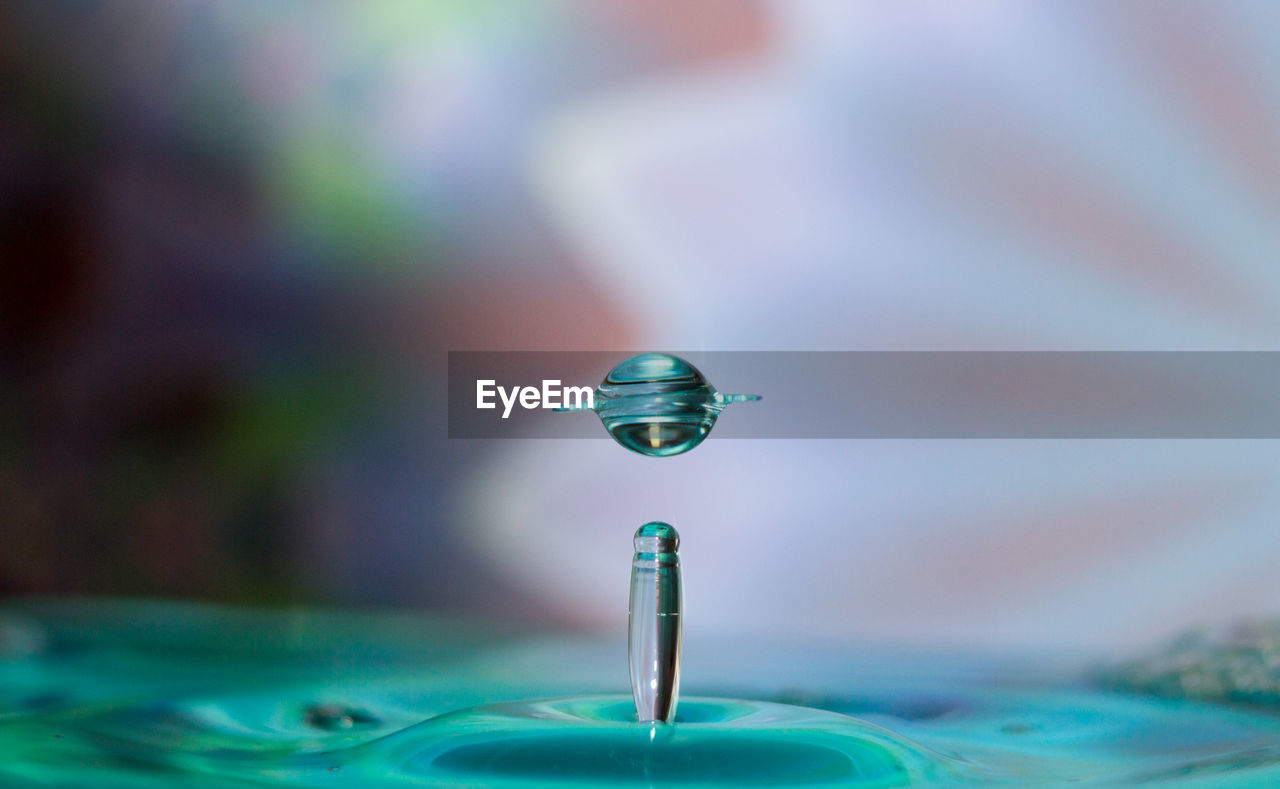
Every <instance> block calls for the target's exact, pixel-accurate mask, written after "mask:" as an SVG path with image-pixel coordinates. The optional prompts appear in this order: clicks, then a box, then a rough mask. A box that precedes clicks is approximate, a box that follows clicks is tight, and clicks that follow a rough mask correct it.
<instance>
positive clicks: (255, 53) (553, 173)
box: [0, 0, 1280, 649]
mask: <svg viewBox="0 0 1280 789" xmlns="http://www.w3.org/2000/svg"><path fill="white" fill-rule="evenodd" d="M0 96H2V97H3V98H0V207H2V211H0V403H2V406H0V524H2V526H0V595H4V596H20V595H128V596H160V597H173V598H187V599H200V600H210V601H218V602H234V603H245V604H253V605H275V604H305V605H317V606H344V607H345V606H357V607H365V606H373V607H405V608H409V609H412V610H424V611H435V612H445V613H450V614H457V615H460V616H465V617H483V618H499V619H517V618H519V619H525V620H529V621H533V622H539V623H545V624H546V625H548V626H555V627H581V628H593V629H600V630H604V631H608V632H611V633H614V632H621V631H622V629H623V628H624V627H625V624H624V622H625V616H626V614H625V612H626V595H627V580H626V576H627V573H628V562H629V558H630V552H631V547H630V537H631V533H632V531H634V529H635V528H636V527H637V526H638V525H639V524H641V523H644V522H646V521H648V520H653V519H664V520H669V521H670V522H672V523H673V524H675V525H676V526H677V528H679V529H680V531H681V534H682V535H683V537H684V544H683V546H682V555H683V556H684V562H685V567H686V583H687V587H686V594H687V598H688V604H687V605H688V609H689V613H688V617H687V622H688V632H689V633H690V634H691V636H692V635H693V634H695V633H712V632H717V633H730V634H736V635H754V634H766V635H769V636H771V637H775V638H781V637H811V638H828V637H830V638H840V639H854V640H861V641H894V642H903V641H906V642H921V643H930V644H934V643H937V644H962V645H966V646H973V647H975V648H984V649H1012V648H1022V647H1057V646H1072V647H1083V648H1090V649H1093V648H1097V649H1111V648H1119V647H1124V646H1130V645H1133V644H1138V643H1145V642H1146V641H1148V640H1150V639H1154V638H1158V637H1161V636H1164V635H1167V634H1168V633H1171V632H1173V631H1176V630H1178V629H1180V628H1183V627H1187V626H1192V625H1196V624H1206V623H1214V622H1221V621H1227V620H1230V619H1234V618H1238V617H1244V616H1261V615H1268V614H1275V613H1280V583H1277V581H1276V579H1275V573H1274V568H1275V566H1276V562H1277V560H1280V528H1277V520H1278V518H1280V486H1278V485H1277V483H1278V482H1280V478H1278V472H1280V463H1278V462H1277V461H1278V460H1280V454H1278V453H1277V452H1276V449H1275V446H1274V444H1273V443H1272V442H1265V441H1257V442H1249V441H1146V442H1143V441H835V440H830V441H822V440H817V441H799V440H795V441H788V440H754V441H753V440H746V439H741V440H723V441H715V440H712V441H708V442H707V443H706V444H704V445H703V446H701V447H699V448H698V449H697V450H695V451H694V452H691V453H689V454H688V455H684V456H679V457H675V458H668V459H652V458H645V457H640V456H637V455H631V454H629V453H626V452H624V451H623V450H622V449H621V448H619V447H617V446H616V445H614V444H612V443H611V442H608V441H592V440H581V441H570V440H510V441H502V440H489V441H461V440H449V439H448V438H447V437H446V424H445V421H446V420H445V402H444V401H445V390H446V381H445V369H446V368H445V360H446V353H447V352H448V351H449V350H489V349H492V350H535V349H546V350H572V349H596V350H615V349H616V350H618V351H619V352H620V354H621V353H622V352H625V351H627V350H661V349H670V350H764V349H769V350H860V349H868V350H870V349H874V350H966V349H972V350H976V349H982V350H1012V349H1043V350H1174V349H1196V350H1218V349H1221V350H1233V349H1252V350H1258V349H1261V350H1276V349H1280V265H1277V264H1278V263H1280V5H1277V4H1275V3H1272V2H1269V0H1256V1H1254V2H1245V1H1232V2H1219V3H1213V4H1209V3H1200V2H1184V1H1180V0H1161V1H1157V0H1150V1H1149V2H1132V1H1127V0H1126V1H1125V2H997V1H995V0H970V1H969V2H963V3H955V2H914V1H913V2H905V3H902V2H898V3H870V2H852V1H851V2H843V1H841V0H831V1H830V2H818V1H817V0H789V1H786V2H784V1H783V0H778V1H777V2H763V1H761V2H751V1H750V0H702V2H699V3H696V4H690V3H684V2H680V1H679V0H617V1H612V2H607V3H601V2H588V1H587V0H546V1H545V2H528V3H512V2H506V0H465V2H464V1H462V0H423V1H422V2H409V1H408V0H405V2H394V1H391V0H366V1H364V2H360V3H337V2H303V1H302V0H225V1H223V2H204V1H197V0H165V1H164V2H160V1H159V0H156V1H154V2H87V1H86V2H47V1H46V0H31V1H30V2H22V1H19V2H8V3H4V4H3V5H0ZM620 358H621V355H620ZM604 372H605V370H584V371H582V377H583V379H584V380H588V381H590V380H595V379H597V378H599V377H601V376H602V375H603V373H604ZM704 372H706V373H707V375H708V377H709V378H710V379H711V380H712V381H713V382H714V383H716V384H717V385H719V386H720V387H721V388H722V389H724V390H726V391H736V389H735V385H734V382H732V381H722V380H720V379H718V378H717V377H716V373H715V371H714V370H705V371H704ZM761 394H764V395H765V396H766V397H768V392H767V391H766V392H761ZM749 416H750V414H749V412H747V408H746V407H742V410H741V413H738V414H736V415H735V416H734V417H733V418H737V419H747V418H749Z"/></svg>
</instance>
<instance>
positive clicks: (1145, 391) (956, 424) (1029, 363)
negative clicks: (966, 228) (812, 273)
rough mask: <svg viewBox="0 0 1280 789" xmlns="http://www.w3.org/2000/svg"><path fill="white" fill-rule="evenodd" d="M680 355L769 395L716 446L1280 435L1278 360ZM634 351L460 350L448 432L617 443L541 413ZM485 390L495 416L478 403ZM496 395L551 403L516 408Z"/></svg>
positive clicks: (744, 408)
mask: <svg viewBox="0 0 1280 789" xmlns="http://www.w3.org/2000/svg"><path fill="white" fill-rule="evenodd" d="M671 353H675V354H676V355H678V356H680V357H682V358H684V359H687V360H688V361H690V362H692V363H693V364H694V365H695V366H696V367H698V369H700V370H701V371H702V373H703V375H705V376H706V378H707V380H708V381H710V382H711V384H712V385H714V386H715V387H716V388H717V389H719V390H720V391H722V392H729V393H747V394H759V395H762V396H763V398H764V399H763V400H762V401H760V402H756V403H744V404H742V405H735V406H733V407H732V408H730V409H728V410H726V411H725V413H724V414H723V415H722V417H721V418H720V421H719V422H718V423H717V425H716V428H715V431H714V435H715V437H716V438H881V439H882V438H917V439H918V438H1148V439H1153V438H1232V439H1239V438H1280V416H1278V414H1277V412H1278V409H1277V404H1278V403H1280V352H1265V351H1259V352H1200V351H1195V352H865V351H856V352H800V351H765V352H755V351H713V352H687V353H682V352H679V351H672V352H671ZM630 355H632V354H631V353H628V352H601V351H569V352H558V351H557V352H550V351H534V352H509V351H503V352H488V351H474V352H473V351H466V352H450V353H449V381H448V384H449V386H448V390H449V408H448V411H449V425H448V431H449V437H450V438H533V437H537V438H607V435H606V433H605V431H604V430H603V429H602V427H601V425H600V422H599V420H598V419H596V418H595V416H594V415H592V414H590V413H557V412H554V411H553V410H551V409H549V408H543V407H541V394H542V393H543V392H544V391H550V392H551V393H552V394H554V393H555V392H556V391H557V390H556V387H555V386H551V387H549V388H548V387H547V386H546V385H545V384H544V382H550V381H558V382H559V386H560V387H561V388H563V387H570V386H573V387H582V386H586V387H592V388H594V387H596V386H598V385H599V384H600V382H601V380H602V379H603V378H604V376H605V374H606V373H607V372H608V371H609V370H610V369H612V368H613V366H614V365H616V364H618V363H619V362H621V361H623V360H624V359H626V358H627V357H628V356H630ZM478 381H492V382H494V383H493V384H492V386H491V387H486V390H487V391H489V392H490V393H491V396H490V397H489V398H487V400H488V402H491V403H493V404H494V405H495V406H496V407H493V408H486V409H482V408H477V389H478V384H477V382H478ZM497 387H502V388H503V390H504V391H505V392H506V393H507V395H508V396H510V395H511V392H513V391H515V390H514V387H532V388H537V389H538V390H539V398H538V400H539V403H538V405H537V406H536V407H525V404H527V403H530V402H532V401H533V399H534V398H532V397H528V396H526V397H525V399H524V401H523V402H521V401H519V400H510V399H509V400H508V401H507V402H510V403H512V405H511V407H510V408H509V409H507V408H505V407H504V401H503V400H502V397H501V393H499V392H498V391H497ZM504 411H505V412H506V413H507V416H506V418H503V414H504Z"/></svg>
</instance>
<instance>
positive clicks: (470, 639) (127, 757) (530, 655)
mask: <svg viewBox="0 0 1280 789" xmlns="http://www.w3.org/2000/svg"><path fill="white" fill-rule="evenodd" d="M13 608H14V607H13V606H11V607H10V609H11V610H12V609H13ZM20 613H21V614H22V618H21V619H15V618H14V617H12V616H11V615H7V614H4V613H0V621H5V622H9V623H13V622H20V623H21V624H19V625H12V624H10V625H9V626H8V629H9V630H10V631H12V632H13V633H15V634H16V635H12V637H7V638H0V786H5V787H27V786H49V785H53V786H95V787H98V786H102V787H150V786H174V785H183V786H241V785H243V786H264V785H266V786H329V785H333V786H372V787H378V786H409V785H413V786H469V787H490V786H491V787H520V786H565V785H571V786H599V785H619V786H751V785H798V786H917V785H919V786H990V785H997V786H999V785H1011V786H1018V785H1035V786H1046V785H1047V786H1058V785H1067V784H1070V785H1085V786H1135V785H1154V786H1166V785H1167V786H1225V787H1232V786H1241V787H1243V786H1272V785H1280V784H1277V783H1276V782H1277V781H1280V719H1278V718H1277V717H1275V716H1274V715H1273V714H1272V713H1271V712H1269V711H1268V710H1269V709H1270V708H1269V707H1265V708H1264V707H1250V706H1245V705H1240V704H1235V705H1225V704H1215V703H1207V702H1203V701H1197V700H1189V699H1175V698H1162V697H1158V696H1153V695H1148V694H1138V693H1133V692H1129V691H1126V690H1120V689H1116V688H1115V687H1114V686H1111V687H1108V685H1107V684H1106V683H1104V682H1103V681H1101V680H1099V681H1094V680H1092V679H1091V678H1090V677H1091V675H1089V674H1081V673H1077V672H1073V671H1060V672H1059V671H1056V670H1055V671H1053V672H1047V673H1045V672H1037V671H1028V667H1027V666H1023V665H1020V664H1010V663H1008V662H1006V663H995V662H985V661H982V660H974V659H972V658H964V659H962V658H958V657H936V656H927V655H926V656H920V655H905V654H894V653H882V654H877V653H871V652H867V651H866V650H854V649H830V648H827V649H820V650H804V649H801V648H799V647H795V646H792V645H757V648H756V649H753V650H749V651H744V649H743V645H742V644H720V645H708V644H701V645H699V642H691V643H689V644H687V645H686V658H685V675H686V688H687V692H686V693H685V694H683V700H682V701H681V704H680V707H679V710H678V716H677V720H676V722H675V723H674V724H672V725H657V726H651V725H647V724H639V723H636V722H635V721H634V714H635V713H634V706H633V704H632V701H631V699H630V698H629V697H628V696H626V695H624V694H623V693H620V692H619V691H625V689H626V682H627V679H626V667H625V659H624V656H625V650H624V648H623V645H622V644H621V643H619V642H618V641H616V640H610V641H599V640H594V639H582V638H569V637H565V636H548V635H545V634H536V633H527V632H526V633H520V632H505V631H501V630H496V629H491V628H485V627H477V626H475V625H465V624H460V623H457V622H440V621H437V622H433V621H424V620H421V619H418V618H412V617H374V616H368V615H317V614H309V613H297V612H293V613H286V612H244V611H226V610H220V609H210V608H199V607H190V606H177V605H164V604H134V603H129V604H124V603H115V602H90V603H76V604H35V603H31V604H26V605H23V606H21V609H20ZM3 629H4V626H0V630H3ZM1108 681H1110V680H1108ZM548 697H549V698H548Z"/></svg>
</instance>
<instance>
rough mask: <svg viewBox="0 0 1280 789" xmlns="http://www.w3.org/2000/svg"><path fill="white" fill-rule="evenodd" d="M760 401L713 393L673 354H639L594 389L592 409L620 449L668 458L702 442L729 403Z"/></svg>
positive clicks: (694, 370)
mask: <svg viewBox="0 0 1280 789" xmlns="http://www.w3.org/2000/svg"><path fill="white" fill-rule="evenodd" d="M759 399H760V395H746V394H735V395H726V394H721V393H720V392H717V391H716V389H715V387H714V386H712V385H711V384H710V383H709V382H708V381H707V379H706V378H705V377H704V376H703V375H702V373H701V372H699V371H698V368H696V367H694V366H693V365H692V364H689V363H688V362H687V361H685V360H684V359H681V358H680V357H678V356H673V355H671V354H669V353H642V354H640V355H638V356H632V357H631V358H630V359H627V360H626V361H624V362H623V363H622V364H619V365H618V366H617V367H614V368H613V369H612V370H610V371H609V374H608V375H606V376H605V378H604V381H602V382H601V383H600V386H599V387H597V388H596V390H595V396H594V399H593V410H594V411H595V412H596V414H597V415H599V417H600V421H601V422H603V423H604V427H605V429H606V430H608V431H609V435H611V436H613V439H614V440H615V441H617V442H618V443H619V444H621V445H622V446H624V447H626V448H627V449H629V450H631V451H632V452H638V453H640V454H641V455H648V456H650V457H667V456H670V455H679V454H681V453H684V452H688V451H689V450H691V449H693V448H694V447H696V446H697V445H698V444H701V443H702V441H703V439H705V438H706V437H707V436H708V435H709V434H710V433H711V428H712V427H714V426H715V423H716V419H717V418H718V417H719V416H720V412H721V411H723V410H724V409H725V408H726V407H728V406H729V405H730V404H732V403H746V402H750V401H752V400H759ZM557 410H560V411H577V410H583V409H579V408H560V409H557Z"/></svg>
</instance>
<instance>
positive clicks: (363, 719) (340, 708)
mask: <svg viewBox="0 0 1280 789" xmlns="http://www.w3.org/2000/svg"><path fill="white" fill-rule="evenodd" d="M303 720H305V721H306V723H307V725H308V726H313V727H315V728H317V729H324V730H325V731H346V730H348V729H363V728H368V727H370V726H377V725H378V724H379V723H381V722H382V721H380V720H378V717H377V716H376V715H373V714H372V713H370V712H368V711H366V710H362V709H358V708H356V707H348V706H346V705H344V704H312V705H311V706H309V707H307V709H306V712H305V713H303Z"/></svg>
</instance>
